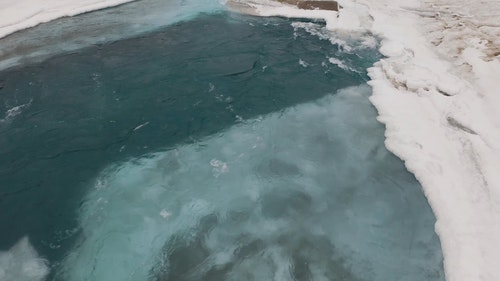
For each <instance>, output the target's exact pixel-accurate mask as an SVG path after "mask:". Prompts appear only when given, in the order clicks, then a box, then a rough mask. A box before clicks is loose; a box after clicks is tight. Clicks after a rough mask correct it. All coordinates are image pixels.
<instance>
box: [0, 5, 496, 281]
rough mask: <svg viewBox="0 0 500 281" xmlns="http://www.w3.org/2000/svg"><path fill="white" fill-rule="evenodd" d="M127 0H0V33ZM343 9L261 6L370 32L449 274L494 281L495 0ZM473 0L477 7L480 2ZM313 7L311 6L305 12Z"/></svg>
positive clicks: (392, 129)
mask: <svg viewBox="0 0 500 281" xmlns="http://www.w3.org/2000/svg"><path fill="white" fill-rule="evenodd" d="M125 2H128V1H123V0H118V1H98V0H88V1H83V2H82V1H78V2H77V1H69V2H68V1H64V2H62V1H57V0H52V1H50V2H44V6H43V7H41V6H40V4H39V3H38V2H35V1H34V0H24V1H22V2H19V1H11V0H9V1H4V2H2V6H3V7H2V9H1V10H0V19H2V20H0V38H2V37H5V36H6V35H8V34H10V33H13V32H15V31H17V30H20V29H24V28H28V27H32V26H35V25H37V24H38V23H41V22H46V21H50V20H53V19H56V18H59V17H63V16H72V15H76V14H79V13H84V12H88V11H91V10H96V9H102V8H105V7H109V6H114V5H119V4H123V3H125ZM339 2H340V3H341V5H342V6H343V7H344V10H343V12H342V14H341V16H340V17H339V18H337V17H336V15H337V14H336V13H335V12H322V11H309V12H307V13H309V14H304V11H299V10H297V9H292V8H290V7H276V6H275V7H272V9H267V8H266V7H265V6H262V5H261V6H259V8H258V9H256V10H252V11H256V12H257V13H258V14H261V15H266V16H271V15H282V16H287V15H290V16H293V17H295V16H303V17H320V18H325V20H326V21H327V27H328V28H329V29H330V30H332V31H333V32H343V31H347V32H351V31H353V30H355V31H357V32H372V33H374V34H376V35H378V36H380V37H381V38H383V41H382V46H381V49H380V51H381V52H382V53H383V54H384V55H385V56H386V58H385V59H383V60H381V61H379V62H378V63H376V64H375V66H374V67H372V68H371V69H370V70H369V74H370V77H371V79H372V81H371V82H370V85H371V86H372V88H373V95H372V97H371V102H372V103H373V104H374V105H375V107H376V108H377V110H378V113H379V117H378V118H379V121H380V122H382V123H384V124H385V125H386V134H385V135H386V143H385V144H386V147H387V148H388V149H389V150H390V151H392V152H393V153H394V154H396V155H397V156H398V157H400V158H401V159H403V160H404V161H405V164H406V166H407V168H408V170H410V171H411V172H412V173H414V174H415V176H416V177H417V179H418V180H419V181H420V183H421V184H422V186H423V188H424V192H425V194H426V196H427V198H428V200H429V202H430V205H431V207H432V209H433V211H434V213H435V215H436V218H437V224H436V232H437V233H438V235H439V236H440V239H441V243H442V247H443V253H444V256H445V271H446V278H447V280H448V281H462V280H463V281H466V280H467V281H468V280H485V281H486V280H487V281H490V280H500V270H499V269H498V267H497V262H498V260H500V176H498V171H499V170H500V110H499V108H498V107H499V105H500V97H499V96H498V93H497V91H498V90H497V88H498V86H499V82H498V80H499V79H500V61H499V58H498V55H499V49H500V48H499V45H500V44H499V40H500V25H499V24H498V23H497V22H495V19H498V18H499V17H500V1H498V0H497V1H488V2H486V3H485V2H481V3H479V1H475V2H477V4H478V5H477V6H476V5H472V4H471V3H469V2H466V1H464V0H459V1H453V2H452V1H450V0H442V1H441V0H438V1H434V3H433V4H430V3H420V2H419V1H405V3H398V2H397V1H395V0H384V1H373V0H359V1H354V2H351V1H339ZM479 4H480V5H479ZM311 13H314V14H311Z"/></svg>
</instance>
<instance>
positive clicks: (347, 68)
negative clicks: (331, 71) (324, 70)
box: [328, 58, 359, 72]
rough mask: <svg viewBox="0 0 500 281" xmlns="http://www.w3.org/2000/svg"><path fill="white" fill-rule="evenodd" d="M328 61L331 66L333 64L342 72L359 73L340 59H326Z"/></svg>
mask: <svg viewBox="0 0 500 281" xmlns="http://www.w3.org/2000/svg"><path fill="white" fill-rule="evenodd" d="M328 61H329V62H330V63H331V64H334V65H336V66H338V67H340V68H342V69H343V70H345V71H350V72H359V71H357V70H356V69H355V68H353V67H351V66H349V65H347V64H346V63H345V62H344V61H342V60H340V59H337V58H328Z"/></svg>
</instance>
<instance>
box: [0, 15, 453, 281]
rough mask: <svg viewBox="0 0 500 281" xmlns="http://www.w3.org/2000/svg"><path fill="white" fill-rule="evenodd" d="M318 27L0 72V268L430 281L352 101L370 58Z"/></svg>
mask: <svg viewBox="0 0 500 281" xmlns="http://www.w3.org/2000/svg"><path fill="white" fill-rule="evenodd" d="M323 32H326V31H325V29H324V28H323V27H322V26H321V25H319V24H317V23H305V24H304V23H293V24H292V22H291V21H288V20H280V19H255V18H246V17H241V16H231V15H228V14H225V13H218V14H215V15H205V16H202V17H199V18H197V19H195V20H191V21H188V22H183V23H178V24H175V25H173V26H171V27H167V28H162V29H160V30H158V31H155V32H150V33H147V34H144V35H142V36H141V37H135V38H131V39H126V40H121V41H116V42H109V43H106V44H101V45H98V46H92V47H89V48H86V49H83V50H78V51H77V52H75V53H73V54H66V55H60V56H56V57H54V58H52V59H50V60H47V61H44V62H42V63H38V64H33V65H27V66H18V67H16V68H13V69H10V70H8V71H4V72H2V73H0V93H1V96H0V98H1V102H2V105H3V109H2V111H1V112H0V117H1V118H3V119H2V120H8V122H7V121H6V122H2V123H0V133H1V134H0V142H1V143H2V146H1V151H0V153H2V154H1V157H0V172H1V177H0V186H1V187H2V189H1V192H2V193H1V200H2V201H0V204H1V205H0V208H1V211H2V212H0V223H1V224H2V225H9V226H10V227H9V230H8V231H4V232H2V233H0V237H1V240H0V244H1V245H0V246H1V247H2V249H4V250H6V252H1V253H0V257H9V259H10V260H15V259H22V258H23V257H24V256H27V258H26V259H27V260H28V261H29V260H30V259H35V260H37V261H38V263H37V265H38V266H39V268H38V269H39V271H38V273H39V276H42V278H43V275H44V274H45V273H46V272H45V271H46V268H45V266H46V265H47V261H48V262H50V264H51V273H50V274H49V275H48V279H50V280H69V281H72V280H110V281H112V280H158V281H160V280H176V281H177V280H384V281H388V280H443V269H442V256H441V250H440V245H439V241H438V239H437V236H436V235H435V233H434V229H433V227H434V223H435V219H434V217H433V215H432V212H431V211H430V208H429V206H428V204H427V202H426V200H425V198H424V196H423V194H422V191H421V188H420V186H419V184H418V183H417V181H416V180H415V179H414V177H413V176H412V175H411V174H409V173H408V172H407V171H406V170H405V168H404V165H403V163H402V162H401V161H400V160H398V159H397V158H396V157H394V156H393V155H392V154H390V153H389V152H388V151H387V150H386V149H385V147H384V145H383V139H384V136H383V132H384V130H383V126H382V125H380V124H379V123H378V122H377V121H376V119H375V117H376V112H375V110H374V109H373V107H372V106H371V105H370V103H369V102H368V96H369V95H370V89H369V88H368V86H366V85H365V81H366V79H367V77H366V71H365V69H366V67H368V66H370V65H371V64H372V63H373V62H374V61H375V60H376V59H378V58H379V56H378V54H377V53H376V52H375V51H374V50H373V49H370V48H367V44H365V43H366V42H358V41H354V40H352V39H349V38H343V39H342V40H341V39H340V38H337V39H338V40H336V41H335V40H325V38H326V37H324V36H318V35H321V34H323ZM365 39H366V38H365ZM372 39H373V38H372ZM372 41H373V40H372ZM339 42H341V43H339ZM2 113H3V115H2ZM14 113H15V114H14ZM19 202H23V204H19ZM25 235H29V237H30V241H31V243H32V244H33V246H32V245H30V244H29V243H28V242H27V239H26V238H24V239H21V237H24V236H25ZM20 239H21V240H20ZM17 241H20V242H18V244H16V242H17ZM13 245H24V248H26V249H28V250H29V251H28V252H22V253H28V254H26V255H24V254H20V255H17V254H16V253H19V252H20V251H18V250H16V249H19V246H13ZM9 249H10V250H9ZM34 249H36V250H37V251H38V253H37V252H35V250H34ZM39 255H40V256H42V257H44V258H46V260H47V261H45V260H40V259H39ZM14 256H16V257H15V258H14ZM2 266H3V265H2ZM15 270H17V269H15V268H7V270H6V269H5V268H2V271H0V273H4V272H8V273H9V274H10V275H9V276H10V277H8V278H10V279H7V280H16V279H15V275H12V272H15ZM44 270H45V271H44ZM11 276H14V277H11Z"/></svg>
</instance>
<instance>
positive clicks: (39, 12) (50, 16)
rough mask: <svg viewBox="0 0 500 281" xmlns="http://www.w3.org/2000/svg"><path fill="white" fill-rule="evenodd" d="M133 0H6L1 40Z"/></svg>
mask: <svg viewBox="0 0 500 281" xmlns="http://www.w3.org/2000/svg"><path fill="white" fill-rule="evenodd" d="M130 1H131V0H79V1H65V0H46V1H43V2H41V1H38V0H23V1H16V0H4V1H2V2H1V3H0V5H1V9H0V38H2V37H5V36H7V35H9V34H11V33H13V32H16V31H18V30H21V29H25V28H29V27H33V26H35V25H38V24H40V23H43V22H48V21H51V20H54V19H57V18H61V17H65V16H74V15H78V14H82V13H85V12H89V11H94V10H99V9H103V8H107V7H111V6H116V5H120V4H123V3H126V2H130Z"/></svg>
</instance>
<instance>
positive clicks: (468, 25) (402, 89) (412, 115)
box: [252, 0, 500, 281]
mask: <svg viewBox="0 0 500 281" xmlns="http://www.w3.org/2000/svg"><path fill="white" fill-rule="evenodd" d="M339 2H340V4H341V5H342V6H343V7H344V9H343V10H341V12H340V14H339V17H333V16H330V15H328V14H326V12H325V11H313V12H316V14H315V15H314V16H313V17H322V16H324V19H325V20H326V22H327V28H328V29H329V30H331V31H332V32H333V33H350V32H352V31H357V32H358V33H361V34H362V33H363V32H370V33H373V34H375V35H377V36H379V37H381V38H382V43H381V48H380V52H381V53H382V54H383V55H384V56H386V58H384V59H382V60H380V61H379V62H377V63H376V64H375V65H374V66H373V67H372V68H370V69H369V76H370V78H371V81H370V82H369V84H370V85H371V86H372V89H373V95H372V96H371V98H370V100H371V102H372V103H373V105H374V106H375V107H376V108H377V111H378V114H379V117H378V120H379V121H380V122H382V123H384V124H385V126H386V133H385V136H386V141H385V145H386V147H387V148H388V149H389V150H390V151H391V152H393V153H394V154H396V155H397V156H398V157H399V158H401V159H402V160H404V161H405V165H406V167H407V168H408V170H409V171H410V172H412V173H414V174H415V176H416V177H417V179H418V180H419V181H420V183H421V184H422V187H423V189H424V192H425V194H426V196H427V198H428V200H429V203H430V205H431V207H432V209H433V211H434V213H435V215H436V218H437V223H436V232H437V233H438V235H439V236H440V239H441V244H442V247H443V254H444V258H445V261H444V262H445V272H446V279H447V280H448V281H467V280H484V281H486V280H488V281H489V280H499V279H500V270H499V269H498V266H497V261H498V260H500V177H499V176H498V171H499V170H500V145H499V143H500V121H499V120H500V110H499V108H498V106H499V105H500V97H499V96H498V86H499V83H498V80H499V79H500V60H499V58H498V56H499V54H500V25H499V24H498V22H497V21H495V19H498V18H499V17H500V1H488V2H486V3H485V2H481V3H479V2H477V1H476V3H470V2H467V1H462V0H460V1H450V0H438V1H434V3H422V2H420V1H405V3H398V1H394V0H385V1H372V0H360V1H339ZM252 5H254V6H255V7H257V8H256V10H257V11H259V14H260V15H263V16H270V15H275V16H285V17H297V14H298V13H300V11H298V10H294V11H293V12H288V10H292V9H291V8H290V7H285V8H276V7H269V8H265V7H263V6H262V5H261V4H259V3H258V4H252ZM308 13H310V12H308ZM303 15H304V17H308V14H306V13H304V14H303Z"/></svg>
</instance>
